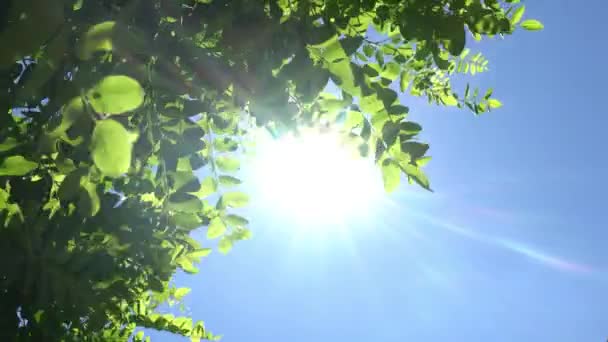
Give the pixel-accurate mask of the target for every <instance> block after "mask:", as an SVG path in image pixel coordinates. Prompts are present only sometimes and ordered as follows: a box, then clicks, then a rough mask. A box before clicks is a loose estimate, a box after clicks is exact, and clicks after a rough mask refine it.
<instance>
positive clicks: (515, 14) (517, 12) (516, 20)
mask: <svg viewBox="0 0 608 342" xmlns="http://www.w3.org/2000/svg"><path fill="white" fill-rule="evenodd" d="M525 11H526V6H524V5H522V6H520V7H518V8H517V9H516V10H515V12H513V16H512V17H511V23H512V24H513V25H515V24H517V23H519V22H520V21H521V18H522V17H523V16H524V12H525Z"/></svg>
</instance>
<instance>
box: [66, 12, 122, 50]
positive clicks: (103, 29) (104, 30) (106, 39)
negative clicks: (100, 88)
mask: <svg viewBox="0 0 608 342" xmlns="http://www.w3.org/2000/svg"><path fill="white" fill-rule="evenodd" d="M74 6H76V5H74ZM115 26H116V22H114V21H106V22H103V23H100V24H97V25H95V26H93V27H91V28H90V29H89V30H88V31H87V32H86V33H85V34H84V36H83V37H82V38H81V39H80V42H79V45H78V48H77V54H78V57H79V58H80V59H82V60H88V59H91V58H92V57H93V54H94V53H95V52H97V51H106V52H109V51H112V48H113V44H112V34H113V32H114V27H115Z"/></svg>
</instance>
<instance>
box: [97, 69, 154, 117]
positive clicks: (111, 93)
mask: <svg viewBox="0 0 608 342" xmlns="http://www.w3.org/2000/svg"><path fill="white" fill-rule="evenodd" d="M87 97H88V100H89V102H90V103H91V107H93V109H94V110H95V111H96V112H97V113H104V114H122V113H126V112H129V111H132V110H135V109H137V108H138V107H139V106H141V105H142V103H143V102H144V89H143V88H142V87H141V85H140V84H139V82H137V81H136V80H134V79H132V78H130V77H128V76H123V75H114V76H107V77H105V78H104V79H102V80H101V81H99V83H97V84H96V85H95V86H94V87H93V88H91V90H89V92H88V93H87Z"/></svg>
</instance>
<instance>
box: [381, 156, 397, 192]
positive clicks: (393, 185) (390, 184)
mask: <svg viewBox="0 0 608 342" xmlns="http://www.w3.org/2000/svg"><path fill="white" fill-rule="evenodd" d="M400 180H401V170H400V169H399V166H398V165H397V164H396V163H395V162H394V161H393V160H391V159H386V160H384V162H382V181H383V182H384V190H385V191H386V192H389V193H390V192H393V191H395V189H397V187H398V186H399V183H400Z"/></svg>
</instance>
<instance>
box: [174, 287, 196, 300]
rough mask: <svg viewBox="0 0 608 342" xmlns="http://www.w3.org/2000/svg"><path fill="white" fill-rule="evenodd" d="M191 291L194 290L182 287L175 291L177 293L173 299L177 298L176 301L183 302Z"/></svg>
mask: <svg viewBox="0 0 608 342" xmlns="http://www.w3.org/2000/svg"><path fill="white" fill-rule="evenodd" d="M190 291H192V289H190V288H189V287H180V288H178V289H175V292H173V297H175V299H177V300H182V298H184V297H185V296H186V295H188V293H190Z"/></svg>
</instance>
